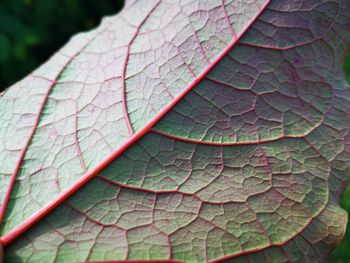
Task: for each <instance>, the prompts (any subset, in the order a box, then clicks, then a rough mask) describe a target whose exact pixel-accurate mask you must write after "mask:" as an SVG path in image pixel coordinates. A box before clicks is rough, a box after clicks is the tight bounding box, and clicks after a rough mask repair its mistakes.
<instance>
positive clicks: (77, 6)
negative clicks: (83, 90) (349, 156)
mask: <svg viewBox="0 0 350 263" xmlns="http://www.w3.org/2000/svg"><path fill="white" fill-rule="evenodd" d="M122 6H123V1H122V0H0V92H1V90H3V89H5V88H6V87H8V86H10V85H12V84H13V83H15V82H16V81H18V80H20V79H22V78H23V77H25V76H26V75H28V74H29V73H30V72H31V71H32V70H34V69H35V68H37V67H38V66H39V65H40V64H42V63H43V62H45V61H46V60H47V59H48V58H49V57H50V56H51V55H52V54H54V53H55V52H56V51H57V50H58V49H59V48H60V47H62V46H63V45H64V44H65V43H66V42H67V41H68V40H69V38H70V37H71V36H72V35H74V34H75V33H77V32H81V31H86V30H89V29H91V28H94V27H96V26H97V25H98V24H99V22H100V20H101V17H103V16H105V15H110V14H115V13H117V12H118V11H119V10H120V9H121V8H122ZM339 63H342V62H341V61H339ZM344 70H345V73H346V77H347V80H348V82H349V83H350V53H348V54H347V56H346V59H345V63H344ZM341 205H342V207H343V208H344V209H346V210H347V211H348V212H349V211H350V187H348V189H347V190H346V191H345V193H344V195H343V198H342V200H341ZM349 228H350V225H349V224H348V230H347V233H346V235H345V238H344V240H343V242H342V243H341V244H340V245H339V246H338V248H337V249H336V250H335V251H334V252H333V254H332V256H331V258H330V260H329V262H331V263H334V262H336V263H348V262H350V229H349Z"/></svg>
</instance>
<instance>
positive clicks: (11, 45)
mask: <svg viewBox="0 0 350 263" xmlns="http://www.w3.org/2000/svg"><path fill="white" fill-rule="evenodd" d="M123 2H124V1H122V0H0V91H1V90H3V89H5V88H6V87H8V86H10V85H11V84H13V83H14V82H16V81H18V80H20V79H22V78H23V77H25V76H26V75H28V74H29V73H30V72H31V71H32V70H34V69H35V68H37V67H38V66H39V65H40V64H42V63H43V62H45V61H46V60H47V59H48V58H49V57H50V56H51V55H52V54H54V53H55V52H56V51H57V50H58V49H59V48H60V47H62V46H63V45H64V44H65V43H66V42H67V41H68V40H69V38H70V37H71V36H72V35H74V34H75V33H77V32H81V31H85V30H89V29H91V28H94V27H95V26H96V25H98V24H99V23H100V20H101V17H103V16H105V15H110V14H115V13H117V11H119V10H120V9H121V8H122V6H123Z"/></svg>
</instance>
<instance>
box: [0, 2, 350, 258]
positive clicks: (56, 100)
mask: <svg viewBox="0 0 350 263" xmlns="http://www.w3.org/2000/svg"><path fill="white" fill-rule="evenodd" d="M266 4H268V6H267V7H266V6H265V5H266ZM349 10H350V3H349V1H347V0H326V1H318V0H317V1H316V0H310V1H309V0H308V1H303V0H297V1H289V0H272V1H271V2H270V3H268V1H262V0H249V1H239V0H233V1H170V0H169V1H160V2H153V1H128V2H127V3H126V7H125V9H124V11H122V13H120V14H119V15H117V16H115V17H111V18H108V19H107V20H105V21H104V22H103V23H102V25H101V26H100V28H98V29H97V30H96V31H92V32H90V33H88V34H85V35H81V36H78V37H77V38H75V39H73V40H72V42H71V43H70V44H68V45H67V47H65V48H64V49H63V50H62V51H60V52H59V53H58V55H55V57H53V58H52V60H51V61H49V62H48V64H46V65H44V66H43V67H42V68H40V69H39V70H38V71H37V72H35V73H33V75H32V76H30V77H28V78H27V79H26V80H24V81H22V82H20V83H19V84H17V85H16V86H15V87H12V88H10V89H9V90H8V91H7V92H6V93H5V94H4V95H3V97H2V98H1V100H0V111H3V112H4V114H3V116H4V117H3V124H1V126H0V136H2V137H1V141H0V156H3V159H4V160H5V161H6V164H5V165H2V166H1V168H0V169H2V170H3V171H2V170H0V171H1V172H2V173H3V174H4V176H3V178H2V179H1V180H3V181H4V183H3V184H4V188H1V189H2V190H1V191H2V193H4V194H3V196H5V199H6V196H7V195H6V194H5V193H6V192H8V189H9V188H8V187H6V186H7V184H10V185H11V179H9V178H15V182H14V184H13V187H12V191H10V194H9V200H8V204H7V206H6V204H5V207H6V211H5V213H4V218H3V223H2V228H1V229H2V234H3V235H4V236H5V237H6V234H7V233H10V235H12V234H11V233H13V232H16V229H18V228H21V227H18V226H21V223H22V222H23V221H24V222H27V221H26V220H29V221H30V219H31V215H33V214H35V213H36V211H38V210H39V211H43V210H45V209H46V204H47V203H49V202H50V201H51V200H56V196H57V195H59V194H60V193H61V192H64V191H65V190H64V189H66V188H69V187H70V186H71V185H74V183H75V182H76V181H77V180H79V178H80V177H83V176H84V174H85V173H87V172H88V171H90V170H93V169H94V167H96V166H99V164H100V163H101V162H102V161H103V160H104V159H105V157H106V156H108V155H109V154H110V153H111V152H113V150H115V149H116V148H118V147H121V145H123V144H125V142H128V140H129V139H128V138H133V135H134V134H138V132H139V131H142V137H141V136H140V138H138V139H137V140H136V139H135V141H132V143H129V145H128V146H129V147H126V148H125V150H123V151H122V152H121V153H120V154H119V155H118V156H116V158H113V159H112V160H109V161H108V166H106V167H104V169H101V170H99V171H98V172H96V174H94V178H92V179H90V181H89V182H87V183H84V184H83V185H80V186H79V187H80V189H79V190H78V191H77V192H76V193H74V194H71V195H70V197H69V199H68V200H66V201H65V200H64V198H62V199H61V200H58V201H57V208H56V209H55V210H53V211H52V212H50V213H48V214H47V215H46V216H45V217H43V218H39V219H40V220H39V219H38V220H35V222H36V224H35V225H33V226H31V228H30V229H29V230H28V231H26V232H23V233H22V232H21V234H19V235H18V236H16V239H15V240H11V244H9V245H8V246H7V247H6V248H5V259H6V262H81V261H104V260H176V261H182V262H194V263H202V262H227V263H228V262H233V263H237V262H276V263H279V262H325V261H326V258H327V256H328V254H329V253H330V251H331V250H332V249H333V248H334V247H335V246H336V245H337V244H338V243H339V242H340V240H341V239H342V237H343V235H344V232H345V226H346V222H347V215H346V212H345V211H343V210H342V209H341V208H340V207H339V205H338V198H339V195H340V193H341V192H342V190H343V189H344V187H345V185H346V182H347V181H348V179H349V175H350V132H349V129H350V125H349V124H350V89H349V87H347V85H346V83H345V80H344V76H343V71H342V70H343V69H342V63H341V62H342V61H343V56H344V53H345V50H347V49H348V47H349V46H350V17H349ZM261 12H262V13H261ZM260 13H261V14H260ZM256 16H258V17H257V18H256ZM255 18H256V20H255ZM243 33H244V35H243ZM82 39H85V41H83V40H82ZM232 41H233V42H232ZM230 43H233V44H232V46H230V45H231V44H230ZM74 46H76V48H74ZM228 47H229V50H227V51H228V52H227V53H225V52H226V51H225V50H226V49H227V48H228ZM65 50H67V51H65ZM65 52H70V53H69V55H66V53H65ZM34 81H35V82H34ZM50 83H51V84H50ZM48 85H49V89H48ZM28 87H30V89H28ZM22 90H24V91H23V92H22ZM26 90H27V91H26ZM25 92H27V93H28V94H26V95H27V96H24V97H22V95H25ZM185 93H186V94H185ZM19 95H21V97H18V96H19ZM17 97H18V98H17ZM43 101H44V103H43ZM174 102H176V103H174ZM16 103H17V104H18V105H17V107H15V105H16ZM31 104H33V106H31ZM3 105H4V106H3ZM40 105H42V106H40ZM169 105H170V106H169ZM40 107H42V108H40ZM37 112H40V114H39V115H38V114H37ZM157 116H161V117H162V118H160V119H157V118H158V117H157ZM155 118H156V121H153V120H155ZM18 123H19V124H18ZM152 126H153V127H152ZM33 127H34V128H33ZM145 127H146V128H145ZM13 130H14V131H15V134H14V132H13ZM143 131H144V132H143ZM28 134H29V136H30V137H29V138H30V139H29V140H28V141H27V145H25V143H26V138H27V136H28ZM15 140H16V141H15ZM18 145H19V146H18ZM23 145H24V146H23ZM1 147H2V148H1ZM23 147H24V149H25V150H24V151H23ZM21 155H23V158H21V157H20V156H21ZM18 158H19V159H18ZM18 160H19V161H18ZM16 167H18V168H17V169H18V173H17V172H15V173H13V170H14V169H16ZM14 175H15V176H14ZM2 187H3V186H2ZM5 203H6V202H5ZM5 240H6V238H5Z"/></svg>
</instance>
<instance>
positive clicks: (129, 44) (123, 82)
mask: <svg viewBox="0 0 350 263" xmlns="http://www.w3.org/2000/svg"><path fill="white" fill-rule="evenodd" d="M159 4H160V0H158V2H157V3H156V4H155V5H154V6H153V8H152V9H151V10H150V11H149V12H148V14H147V15H146V16H145V17H144V19H143V20H142V21H141V23H140V25H139V26H138V27H137V29H136V31H135V34H134V35H133V36H132V38H131V40H130V41H129V43H128V47H127V51H126V56H125V60H124V64H123V71H122V105H123V112H124V119H125V122H126V126H127V127H128V130H129V134H130V135H132V134H134V129H133V128H132V125H131V122H130V118H129V113H128V108H127V106H126V93H125V92H126V88H125V73H126V67H127V64H128V61H129V57H130V49H131V45H132V43H133V42H134V40H135V39H136V37H137V36H138V35H139V33H140V29H141V27H142V26H143V25H144V24H145V22H146V21H147V19H148V18H149V17H150V15H151V14H152V13H153V11H154V10H155V9H156V8H157V7H158V6H159Z"/></svg>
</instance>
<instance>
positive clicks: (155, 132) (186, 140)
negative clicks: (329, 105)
mask: <svg viewBox="0 0 350 263" xmlns="http://www.w3.org/2000/svg"><path fill="white" fill-rule="evenodd" d="M149 132H150V133H154V134H158V135H160V136H164V137H167V138H169V139H173V140H177V141H183V142H188V143H193V144H203V145H211V146H240V145H257V144H264V143H269V142H274V141H279V140H282V139H304V138H305V135H300V136H292V135H281V136H278V137H276V138H273V139H266V140H257V141H255V142H252V141H249V142H226V143H224V142H208V141H200V140H195V139H189V138H185V137H180V136H176V135H172V134H168V133H165V132H161V131H159V130H155V129H151V130H150V131H149Z"/></svg>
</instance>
